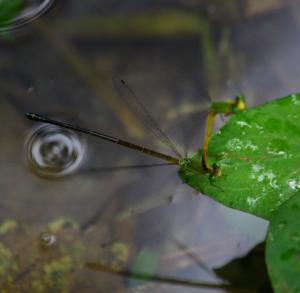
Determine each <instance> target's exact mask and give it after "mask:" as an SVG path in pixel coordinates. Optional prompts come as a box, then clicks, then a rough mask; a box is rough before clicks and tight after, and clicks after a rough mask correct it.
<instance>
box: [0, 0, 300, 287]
mask: <svg viewBox="0 0 300 293" xmlns="http://www.w3.org/2000/svg"><path fill="white" fill-rule="evenodd" d="M52 2H53V1H27V2H26V5H27V6H26V7H25V9H24V10H22V11H21V12H20V14H19V15H17V16H16V17H15V18H14V19H12V20H11V21H10V23H9V24H8V27H6V29H5V33H3V34H2V35H1V41H0V73H1V74H0V123H1V125H2V127H1V144H0V161H1V177H0V194H1V198H0V240H1V242H0V258H1V259H2V261H1V268H0V277H1V286H2V287H3V288H7V290H8V291H9V292H53V290H54V292H124V291H125V292H170V291H172V292H199V288H201V289H200V292H207V291H216V292H224V291H227V290H228V289H226V288H222V286H221V287H220V288H214V289H208V287H196V288H195V287H193V286H189V284H188V283H186V284H184V283H182V284H181V285H178V284H177V285H176V284H175V283H173V284H172V283H170V280H167V279H166V278H167V277H168V278H173V279H176V280H177V281H178V280H183V279H189V280H197V281H199V282H200V281H202V282H204V283H207V282H209V283H213V284H223V283H227V282H231V285H232V287H235V288H236V289H241V288H245V287H246V288H249V287H250V288H253V287H251V286H253V284H254V283H255V282H253V279H254V280H255V278H256V277H257V278H261V279H263V280H265V278H266V275H265V278H263V277H261V276H262V273H261V272H259V273H260V275H257V274H258V269H257V268H253V269H252V270H250V269H249V271H247V275H248V276H249V278H248V279H247V278H246V279H243V278H242V277H243V276H242V275H239V274H238V273H237V274H236V275H235V270H234V269H232V267H231V266H230V265H228V266H227V267H226V268H224V270H225V271H223V270H222V269H221V268H222V266H224V265H226V264H227V263H228V262H230V261H232V260H234V259H235V258H238V257H241V256H244V255H246V254H247V253H248V252H249V251H250V250H251V249H252V248H253V247H254V246H255V245H256V244H257V243H259V242H261V241H263V239H264V235H265V231H266V228H267V223H266V222H265V221H263V220H260V219H258V218H255V217H252V216H250V215H247V214H244V213H241V212H237V211H233V210H230V209H228V208H225V207H223V206H221V205H219V204H217V203H215V202H213V201H212V200H210V199H208V198H206V197H205V196H202V195H198V194H197V195H196V194H194V193H193V191H192V190H191V189H190V188H189V187H187V186H185V185H183V184H182V183H181V182H180V180H179V178H178V176H177V174H176V172H177V169H176V167H174V166H162V167H147V168H125V167H126V166H139V165H142V164H146V165H150V164H153V163H160V161H158V160H156V159H152V158H148V157H145V156H143V155H142V154H139V153H135V152H133V151H131V150H126V149H123V148H121V147H120V146H117V145H113V144H109V143H107V142H103V141H100V140H98V139H96V138H90V137H86V136H83V135H78V134H76V133H74V132H72V131H69V130H62V129H59V128H57V127H53V126H48V125H41V124H38V123H34V122H32V121H29V120H27V119H26V118H25V113H26V112H38V113H42V114H47V115H48V116H51V117H52V118H57V119H59V120H63V121H70V122H72V123H74V124H77V125H82V126H84V127H89V128H92V129H96V130H97V129H98V130H101V131H103V132H104V133H107V134H110V135H114V136H118V137H121V138H123V139H129V140H130V141H133V142H136V143H139V144H143V145H146V146H149V147H152V148H155V149H157V150H161V151H164V152H166V151H167V150H166V148H165V147H164V146H162V145H161V144H160V143H159V142H157V140H156V139H155V137H152V136H151V135H150V134H149V132H148V131H147V129H144V128H143V125H142V124H141V123H140V122H139V120H138V118H137V116H136V115H135V113H133V112H132V111H131V109H130V107H128V105H126V103H125V100H124V99H122V98H121V97H120V95H123V93H122V92H118V91H116V88H115V87H114V85H113V83H112V79H113V77H115V76H121V77H122V78H124V79H125V80H126V81H127V82H128V83H129V84H130V86H131V87H132V88H133V89H134V91H135V92H136V93H137V95H138V96H139V97H140V99H141V100H142V101H143V103H144V104H145V107H146V108H147V109H148V110H149V111H150V112H151V113H152V114H153V116H154V118H155V119H156V120H157V121H158V123H159V125H160V127H161V128H162V129H163V130H164V131H166V133H167V134H168V135H169V136H170V137H171V138H172V139H173V140H174V142H175V144H176V146H178V148H179V149H180V151H181V152H184V150H185V149H187V148H188V150H189V153H192V152H194V151H196V150H197V149H198V148H199V147H200V145H201V139H202V136H203V126H204V122H205V115H204V114H203V113H204V112H205V111H204V110H205V107H207V105H208V104H209V101H208V99H207V97H206V96H205V92H206V91H209V92H210V93H211V95H212V96H213V97H214V98H220V99H221V98H228V97H233V96H235V95H236V94H241V93H243V94H244V95H245V96H246V98H247V102H248V104H249V105H250V106H252V105H255V104H259V103H260V102H262V101H265V100H269V99H272V98H276V97H279V96H282V95H286V94H288V93H291V92H294V91H299V80H298V79H299V76H300V75H299V72H298V71H299V68H300V66H299V64H298V63H299V62H298V59H299V58H298V52H299V46H300V39H299V37H298V35H299V23H300V22H299V17H298V14H299V9H300V7H299V6H298V5H297V4H296V1H295V2H294V1H280V0H276V1H275V0H274V1H239V4H238V3H236V4H234V3H235V2H234V1H232V2H231V3H232V5H226V4H223V1H222V4H220V3H218V1H199V3H198V2H197V1H180V0H176V1H175V0H174V1H173V0H172V1H171V0H169V1H164V2H163V3H161V2H159V1H131V2H130V3H129V2H128V3H127V2H122V3H119V2H118V1H105V0H103V1H98V0H97V1H93V0H90V1H79V0H78V1H77V0H76V1H75V0H72V1H55V2H54V3H53V5H52V6H51V4H52ZM50 6H51V9H50V10H49V11H47V13H46V14H43V13H44V12H46V10H47V8H50ZM37 16H39V18H38V19H36V17H37ZM33 20H34V21H33ZM23 25H24V26H23ZM2 31H4V30H2ZM221 123H222V122H221V120H220V121H219V125H221ZM116 166H117V167H118V166H122V168H114V167H116ZM255 253H256V250H254V252H252V254H251V257H253V254H254V255H255V256H254V257H255V259H256V258H257V263H260V262H259V261H261V260H262V259H263V253H261V254H257V253H256V254H255ZM236 262H238V261H237V260H236ZM97 264H98V266H97ZM99 264H105V266H106V267H107V268H110V269H111V268H113V269H114V270H119V271H120V270H125V269H128V270H132V269H135V270H136V271H138V272H141V273H143V272H144V273H150V274H152V273H155V274H156V275H160V276H164V277H166V278H165V281H166V282H159V283H156V282H144V283H140V281H139V282H137V281H136V280H135V281H134V280H133V279H130V278H127V279H126V278H125V277H122V276H121V275H118V274H116V272H115V271H113V272H112V271H110V272H107V271H106V272H105V269H103V268H102V267H101V266H99ZM230 264H232V263H230ZM235 265H236V263H234V266H235ZM239 265H241V264H240V263H238V264H237V265H236V266H235V267H239ZM216 268H219V269H218V270H215V269H216ZM144 270H145V271H144ZM147 270H148V271H147ZM237 271H239V270H237ZM114 272H115V274H114ZM123 273H125V272H124V271H123ZM264 273H265V272H264ZM232 276H234V277H236V279H237V280H243V281H242V282H239V281H236V279H235V278H234V277H232ZM257 278H256V279H257ZM247 280H248V281H249V283H247V282H248V281H247ZM251 280H252V281H251ZM167 281H169V282H167ZM263 285H264V284H260V283H259V284H257V287H255V288H253V291H256V292H257V291H259V290H261V291H262V292H266V291H265V290H264V289H262V288H264V287H263ZM38 290H40V291H38Z"/></svg>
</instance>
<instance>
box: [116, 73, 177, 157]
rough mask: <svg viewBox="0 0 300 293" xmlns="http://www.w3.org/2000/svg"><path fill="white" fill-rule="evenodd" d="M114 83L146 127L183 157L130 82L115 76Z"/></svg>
mask: <svg viewBox="0 0 300 293" xmlns="http://www.w3.org/2000/svg"><path fill="white" fill-rule="evenodd" d="M113 83H114V85H115V88H116V89H117V91H118V92H119V94H120V96H121V97H122V98H123V99H124V100H125V102H126V104H127V105H128V107H129V108H130V109H131V110H132V111H133V112H134V113H135V114H136V115H137V117H138V118H139V120H140V121H141V123H142V124H143V125H144V127H145V128H146V129H147V130H149V132H150V133H152V135H154V136H155V137H156V138H157V139H158V140H159V141H161V142H162V143H163V144H164V145H165V146H167V147H168V148H169V149H170V150H171V151H172V152H173V153H174V154H175V155H176V156H178V157H179V158H181V157H182V156H181V154H180V152H179V151H178V149H177V148H176V146H175V144H174V143H173V141H172V140H171V139H170V138H169V137H168V136H167V135H166V133H164V132H163V131H162V130H161V129H160V127H159V125H158V124H157V122H156V121H155V119H154V118H153V117H152V115H151V114H150V113H149V111H148V110H147V109H146V107H145V106H144V105H143V103H142V102H141V100H140V99H139V98H138V96H137V95H136V94H135V92H134V91H133V90H132V89H131V88H130V87H129V86H128V84H127V83H126V82H125V81H124V80H123V79H122V78H120V77H114V78H113Z"/></svg>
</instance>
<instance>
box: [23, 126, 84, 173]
mask: <svg viewBox="0 0 300 293" xmlns="http://www.w3.org/2000/svg"><path fill="white" fill-rule="evenodd" d="M85 149H86V148H85V143H84V142H83V140H82V139H81V138H80V137H79V136H78V135H77V134H76V133H75V132H73V131H71V130H68V129H63V128H60V127H57V126H53V125H41V126H40V127H38V128H36V129H34V131H33V132H32V133H31V134H30V135H29V138H28V139H27V142H26V153H27V160H28V162H29V166H30V169H31V170H32V171H33V172H34V173H36V174H38V175H40V176H43V177H52V178H53V177H62V176H65V175H68V174H70V173H73V172H74V171H75V170H77V169H78V167H79V166H80V165H81V163H82V161H83V158H84V155H85V153H86V151H85Z"/></svg>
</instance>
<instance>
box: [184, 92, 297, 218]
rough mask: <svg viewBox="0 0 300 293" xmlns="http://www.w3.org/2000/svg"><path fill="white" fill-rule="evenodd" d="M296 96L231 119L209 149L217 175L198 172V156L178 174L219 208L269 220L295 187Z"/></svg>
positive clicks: (261, 106) (210, 144)
mask: <svg viewBox="0 0 300 293" xmlns="http://www.w3.org/2000/svg"><path fill="white" fill-rule="evenodd" d="M299 121H300V94H293V95H289V96H287V97H284V98H280V99H277V100H273V101H271V102H268V103H265V104H262V105H259V106H257V107H254V108H251V109H247V110H245V111H244V112H241V113H238V114H236V115H233V116H232V117H231V118H230V120H229V121H228V122H227V123H226V124H225V126H223V127H222V128H221V129H220V130H219V131H217V132H216V133H215V134H214V135H213V137H212V138H211V140H210V142H209V145H208V160H209V162H210V164H211V165H212V164H217V165H218V166H219V167H220V169H221V172H222V175H221V176H219V177H213V178H210V176H209V174H207V173H205V172H204V171H202V169H201V168H197V169H195V168H193V166H201V152H198V153H197V154H195V155H194V156H193V157H192V158H191V159H190V160H185V161H183V163H182V164H181V168H180V171H179V175H180V176H181V178H182V180H183V181H184V182H185V183H187V184H188V185H190V186H191V187H193V188H194V189H196V190H198V191H200V192H202V193H203V194H206V195H208V196H210V197H212V198H214V199H215V200H217V201H219V202H221V203H222V204H224V205H226V206H229V207H231V208H234V209H238V210H242V211H245V212H248V213H251V214H255V215H257V216H259V217H262V218H265V219H270V218H271V216H272V214H273V212H274V211H275V210H276V209H277V208H278V207H279V206H280V205H281V204H282V203H283V202H285V201H286V200H288V199H289V198H290V197H292V196H293V195H294V194H295V192H296V191H297V189H298V188H300V167H299V166H300V164H299V163H300V152H299V144H300V123H299Z"/></svg>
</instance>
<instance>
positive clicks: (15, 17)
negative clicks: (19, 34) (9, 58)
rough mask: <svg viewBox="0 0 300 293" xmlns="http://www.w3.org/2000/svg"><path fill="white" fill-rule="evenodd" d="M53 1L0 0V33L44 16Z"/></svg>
mask: <svg viewBox="0 0 300 293" xmlns="http://www.w3.org/2000/svg"><path fill="white" fill-rule="evenodd" d="M53 2H54V0H1V1H0V32H7V31H12V30H15V29H18V28H21V27H22V26H24V25H26V24H28V23H30V22H31V21H33V20H35V19H36V18H38V17H40V16H41V15H42V14H44V13H45V12H46V11H47V10H48V9H49V8H50V7H51V5H52V3H53Z"/></svg>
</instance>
